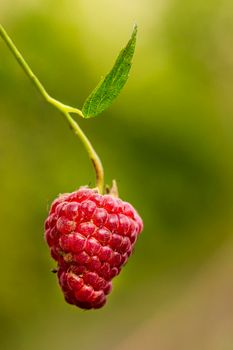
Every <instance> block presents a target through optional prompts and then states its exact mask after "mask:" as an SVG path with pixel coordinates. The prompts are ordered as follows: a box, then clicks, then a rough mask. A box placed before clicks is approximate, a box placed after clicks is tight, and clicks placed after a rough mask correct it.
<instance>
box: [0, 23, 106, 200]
mask: <svg viewBox="0 0 233 350" xmlns="http://www.w3.org/2000/svg"><path fill="white" fill-rule="evenodd" d="M0 36H1V37H2V39H3V40H4V41H5V43H6V44H7V46H8V48H9V49H10V51H11V52H12V54H13V55H14V57H15V58H16V60H17V61H18V63H19V65H20V66H21V67H22V69H23V70H24V72H25V73H26V75H27V76H28V77H29V79H30V80H31V81H32V83H33V84H34V86H35V87H36V89H37V90H38V91H39V92H40V94H41V95H42V96H43V98H44V99H45V100H46V102H48V103H49V104H51V105H53V106H54V107H55V108H56V109H58V110H59V111H60V112H61V113H62V114H63V115H64V116H65V118H66V120H67V121H68V123H69V125H70V127H71V129H72V130H73V131H74V133H75V134H76V135H77V136H78V137H79V138H80V140H81V141H82V143H83V145H84V147H85V148H86V150H87V152H88V155H89V157H90V159H91V161H92V163H93V165H94V168H95V173H96V186H97V188H98V189H99V192H100V193H103V189H104V170H103V166H102V163H101V160H100V158H99V156H98V155H97V153H96V151H95V150H94V148H93V146H92V144H91V142H90V141H89V140H88V138H87V136H86V135H85V134H84V132H83V131H82V129H81V128H80V126H79V125H78V124H77V122H76V121H75V120H74V119H73V118H72V117H71V115H70V113H76V114H78V115H80V116H81V117H83V114H82V111H81V110H79V109H77V108H74V107H70V106H67V105H65V104H63V103H61V102H60V101H57V100H56V99H54V98H53V97H51V96H50V95H49V94H48V92H47V91H46V90H45V88H44V86H43V85H42V84H41V82H40V81H39V79H38V78H37V77H36V75H35V74H34V73H33V72H32V70H31V68H30V67H29V65H28V64H27V62H26V61H25V59H24V58H23V56H22V55H21V53H20V52H19V51H18V49H17V48H16V46H15V44H14V43H13V41H12V40H11V38H10V37H9V35H8V34H7V32H6V31H5V29H4V28H3V26H2V25H1V24H0Z"/></svg>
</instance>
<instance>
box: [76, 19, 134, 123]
mask: <svg viewBox="0 0 233 350" xmlns="http://www.w3.org/2000/svg"><path fill="white" fill-rule="evenodd" d="M136 36H137V26H136V25H135V27H134V30H133V33H132V35H131V38H130V40H129V42H128V44H127V45H126V47H125V48H124V49H122V50H121V52H120V54H119V56H118V57H117V60H116V62H115V64H114V66H113V68H112V70H111V71H110V72H109V73H108V74H107V75H106V77H105V78H102V79H101V81H100V82H99V84H98V85H97V86H96V88H95V89H94V90H93V91H92V93H91V94H90V95H89V96H88V98H87V99H86V101H85V103H84V105H83V108H82V113H83V116H84V118H91V117H95V116H97V115H98V114H100V113H101V112H103V111H104V110H105V109H107V108H108V107H109V106H110V105H111V104H112V102H113V100H114V99H115V98H116V97H117V96H118V95H119V93H120V92H121V90H122V88H123V86H124V85H125V83H126V81H127V79H128V77H129V71H130V68H131V65H132V57H133V54H134V50H135V45H136Z"/></svg>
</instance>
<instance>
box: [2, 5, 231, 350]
mask: <svg viewBox="0 0 233 350" xmlns="http://www.w3.org/2000/svg"><path fill="white" fill-rule="evenodd" d="M0 18H1V23H2V24H3V25H4V26H5V28H6V29H7V31H8V32H9V34H10V35H11V37H12V39H13V40H14V41H15V43H16V44H17V46H18V48H19V49H20V50H21V52H22V53H23V54H24V56H25V58H26V59H27V61H28V62H29V63H30V65H31V67H32V68H33V70H34V71H35V73H36V74H37V75H38V77H39V78H40V80H41V81H42V83H43V84H44V85H45V87H46V88H47V90H48V92H49V93H50V94H51V95H52V96H53V97H55V98H57V99H60V100H61V101H62V102H64V103H66V104H69V105H74V106H76V107H81V106H82V103H83V101H84V100H85V98H86V97H87V95H88V94H89V92H90V91H91V90H92V89H93V87H94V86H95V85H96V84H97V82H98V81H99V78H100V77H101V75H104V74H105V73H106V72H108V70H109V69H110V68H111V66H112V64H113V62H114V60H115V58H116V56H117V54H118V52H119V50H120V49H121V48H122V46H123V45H124V44H125V43H126V42H127V40H128V38H129V36H130V33H131V29H132V26H133V24H134V22H137V24H138V27H139V35H138V43H137V49H136V54H135V57H134V64H133V68H132V71H131V76H130V79H129V81H128V83H127V85H126V87H125V88H124V90H123V92H122V94H121V95H120V97H119V98H118V99H117V100H116V102H115V103H114V105H113V106H112V107H111V108H110V109H109V110H108V111H107V112H105V113H104V114H103V115H101V116H99V117H98V118H96V119H91V120H81V121H80V125H81V126H82V128H83V129H84V130H85V132H86V133H87V135H88V136H89V138H90V139H91V140H92V142H93V144H94V145H95V147H96V150H97V151H98V153H99V154H100V155H101V158H102V161H103V164H104V166H105V172H106V181H107V183H110V182H111V180H112V179H113V178H116V179H117V181H118V185H119V190H120V196H121V197H122V198H123V199H125V200H127V201H129V202H131V203H132V204H133V205H134V206H135V207H136V208H137V209H138V211H139V212H140V214H141V215H142V217H143V219H144V223H145V229H144V233H143V234H142V235H141V236H140V239H139V241H138V243H137V247H136V252H135V254H134V255H133V256H132V258H131V259H130V261H129V263H128V264H127V266H126V267H125V269H124V270H123V272H122V274H121V275H120V276H119V277H118V278H117V279H116V280H115V281H114V290H113V293H112V294H111V295H110V297H109V299H108V303H107V305H106V306H105V307H104V308H103V309H101V310H98V311H87V312H85V311H81V310H79V309H76V308H74V307H72V306H70V305H68V304H66V303H65V302H64V301H63V297H62V294H61V292H60V290H59V288H58V286H57V281H56V276H55V275H53V274H52V273H51V272H50V270H51V268H53V267H54V266H55V265H54V262H53V261H52V260H51V259H50V257H49V252H48V249H47V246H46V244H45V242H44V238H43V222H44V219H45V218H46V215H47V212H48V205H49V203H51V201H52V200H53V198H54V197H55V196H57V194H58V193H62V192H69V191H73V190H75V189H76V188H78V187H79V186H80V185H85V184H90V185H94V174H93V170H92V168H91V165H90V162H89V160H88V157H87V155H86V153H85V150H84V149H83V147H82V145H81V143H80V141H79V140H78V139H77V138H76V137H75V136H74V135H73V134H72V132H71V131H70V130H69V128H68V126H67V124H66V122H65V120H64V119H63V118H62V116H61V115H60V114H59V113H58V112H57V111H56V110H54V109H52V108H51V107H49V106H48V105H46V104H45V103H44V101H43V100H42V98H41V97H40V96H39V95H38V93H37V91H36V90H35V89H34V87H33V86H32V85H31V83H30V82H29V80H28V79H27V77H26V76H25V74H24V73H23V71H22V70H21V68H20V67H19V66H18V64H17V63H16V61H15V60H14V58H13V57H12V55H11V54H10V52H9V50H8V49H7V47H6V46H5V44H4V43H3V41H2V40H0V159H1V161H0V178H1V182H0V188H1V202H0V212H1V235H0V257H1V264H0V266H1V282H0V348H1V349H5V350H8V349H17V350H29V349H34V350H39V349H43V350H47V349H53V348H56V349H57V350H61V349H67V348H69V349H85V350H89V349H96V350H98V349H101V350H105V349H109V348H111V349H113V350H117V349H119V350H122V349H128V350H130V349H134V350H136V349H159V350H182V349H184V350H187V349H189V350H190V349H193V350H194V349H195V350H196V349H198V350H202V349H203V350H207V349H210V350H230V349H233V301H232V299H233V298H232V294H233V239H232V229H233V220H232V209H233V179H232V175H233V142H232V141H233V137H232V134H233V122H232V115H233V98H232V96H233V48H232V40H233V4H232V1H231V0H221V1H220V0H205V1H200V0H195V1H194V0H190V1H186V0H170V1H168V0H158V1H155V0H144V1H142V0H141V1H140V0H128V1H124V0H118V1H107V0H99V1H90V0H76V1H75V0H62V1H59V2H58V1H55V0H7V1H4V0H2V1H1V2H0Z"/></svg>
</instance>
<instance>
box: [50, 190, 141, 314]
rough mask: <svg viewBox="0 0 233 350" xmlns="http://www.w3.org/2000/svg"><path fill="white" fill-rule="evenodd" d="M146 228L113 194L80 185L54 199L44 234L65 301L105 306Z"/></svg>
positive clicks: (137, 216)
mask: <svg viewBox="0 0 233 350" xmlns="http://www.w3.org/2000/svg"><path fill="white" fill-rule="evenodd" d="M142 229H143V223H142V220H141V218H140V216H139V215H138V213H137V212H136V210H135V209H134V208H133V207H132V206H131V205H130V204H129V203H126V202H123V201H122V200H121V199H119V198H115V197H113V196H111V195H100V194H99V193H98V192H97V191H96V190H93V189H89V188H86V187H81V188H80V189H79V190H78V191H75V192H72V193H68V194H67V193H66V194H63V195H60V196H59V197H58V198H57V199H55V201H54V202H53V203H52V205H51V208H50V212H49V216H48V218H47V220H46V222H45V238H46V241H47V243H48V245H49V247H50V252H51V256H52V258H53V259H54V260H56V261H57V264H58V273H57V275H58V279H59V284H60V286H61V288H62V291H63V293H64V296H65V299H66V301H67V302H68V303H70V304H74V305H76V306H78V307H80V308H83V309H91V308H94V309H97V308H100V307H102V306H103V305H104V304H105V303H106V295H107V294H109V293H110V292H111V289H112V282H111V280H112V278H113V277H115V276H116V275H118V274H119V272H120V271H121V268H122V266H123V265H125V264H126V262H127V260H128V258H129V256H130V255H131V253H132V250H133V247H134V245H135V242H136V240H137V236H138V235H139V234H140V233H141V231H142Z"/></svg>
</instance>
